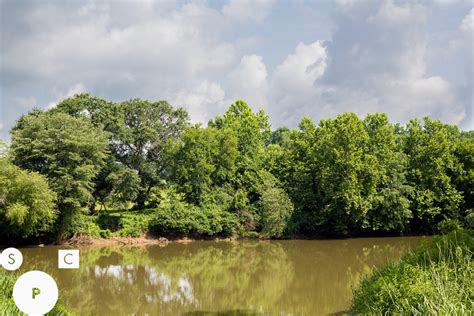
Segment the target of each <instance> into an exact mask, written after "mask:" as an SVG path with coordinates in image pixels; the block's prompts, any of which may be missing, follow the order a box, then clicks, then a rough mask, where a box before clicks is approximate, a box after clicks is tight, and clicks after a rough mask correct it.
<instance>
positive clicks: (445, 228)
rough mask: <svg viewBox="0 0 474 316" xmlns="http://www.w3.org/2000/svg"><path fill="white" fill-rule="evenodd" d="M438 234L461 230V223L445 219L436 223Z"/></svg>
mask: <svg viewBox="0 0 474 316" xmlns="http://www.w3.org/2000/svg"><path fill="white" fill-rule="evenodd" d="M437 228H438V232H439V233H441V234H449V233H450V232H454V231H457V230H460V229H461V223H460V222H459V221H458V220H457V219H445V220H442V221H441V222H439V223H438V225H437Z"/></svg>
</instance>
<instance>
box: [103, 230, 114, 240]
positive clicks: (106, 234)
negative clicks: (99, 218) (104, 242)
mask: <svg viewBox="0 0 474 316" xmlns="http://www.w3.org/2000/svg"><path fill="white" fill-rule="evenodd" d="M100 237H101V238H104V239H110V238H112V232H111V231H110V229H101V230H100Z"/></svg>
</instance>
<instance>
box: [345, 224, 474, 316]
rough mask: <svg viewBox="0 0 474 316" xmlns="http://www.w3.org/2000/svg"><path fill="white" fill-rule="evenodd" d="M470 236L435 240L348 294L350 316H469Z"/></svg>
mask: <svg viewBox="0 0 474 316" xmlns="http://www.w3.org/2000/svg"><path fill="white" fill-rule="evenodd" d="M473 248H474V232H473V231H469V232H467V231H458V232H455V233H451V234H449V235H446V236H440V237H435V239H434V241H433V242H431V243H429V244H425V245H423V246H422V247H420V248H419V249H418V250H416V251H415V252H413V253H411V254H409V255H407V256H406V257H404V258H403V259H402V260H401V261H400V262H398V263H395V264H392V265H390V266H388V267H386V268H384V269H382V270H379V271H376V272H374V273H373V274H372V275H370V276H368V277H367V278H365V279H364V280H363V281H362V283H361V285H360V287H359V288H358V289H356V290H355V291H354V298H353V302H352V307H351V309H350V313H351V314H403V315H405V314H410V315H469V314H470V313H472V311H473V310H474V262H473V257H472V256H473Z"/></svg>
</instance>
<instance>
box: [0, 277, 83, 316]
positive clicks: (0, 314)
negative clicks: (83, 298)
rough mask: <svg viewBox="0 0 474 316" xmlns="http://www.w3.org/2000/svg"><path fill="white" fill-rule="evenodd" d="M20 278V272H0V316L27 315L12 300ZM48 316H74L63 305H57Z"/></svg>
mask: <svg viewBox="0 0 474 316" xmlns="http://www.w3.org/2000/svg"><path fill="white" fill-rule="evenodd" d="M19 277H20V273H18V272H8V271H5V270H3V269H2V270H0V316H16V315H25V314H23V313H22V312H21V311H20V310H19V309H18V308H17V307H16V305H15V303H14V302H13V298H12V293H13V286H14V285H15V282H16V280H17V279H18V278H19ZM47 315H48V316H74V315H75V314H74V313H72V312H69V311H67V310H66V308H64V307H63V306H62V305H61V304H59V303H58V304H56V306H55V307H54V309H53V310H52V311H51V312H49V313H48V314H47Z"/></svg>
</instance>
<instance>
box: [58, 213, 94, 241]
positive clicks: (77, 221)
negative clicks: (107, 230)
mask: <svg viewBox="0 0 474 316" xmlns="http://www.w3.org/2000/svg"><path fill="white" fill-rule="evenodd" d="M66 233H67V235H68V236H69V237H71V236H87V237H91V238H100V236H101V229H100V227H99V225H97V223H96V217H94V216H88V215H86V214H77V215H74V217H73V218H72V220H71V224H70V225H69V226H68V230H67V232H66Z"/></svg>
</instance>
